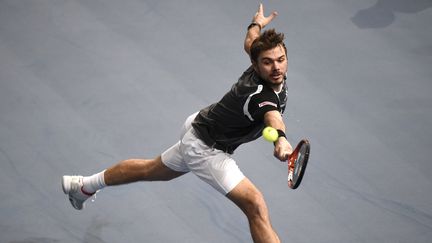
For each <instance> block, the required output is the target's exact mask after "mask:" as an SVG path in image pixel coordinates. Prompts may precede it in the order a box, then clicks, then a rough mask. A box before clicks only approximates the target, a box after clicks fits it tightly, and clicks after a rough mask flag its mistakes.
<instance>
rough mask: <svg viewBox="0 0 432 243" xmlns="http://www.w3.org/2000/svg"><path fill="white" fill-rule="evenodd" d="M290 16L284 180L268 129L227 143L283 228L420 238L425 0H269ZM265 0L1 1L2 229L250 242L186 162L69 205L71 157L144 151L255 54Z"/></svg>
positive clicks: (98, 237) (426, 207) (75, 164)
mask: <svg viewBox="0 0 432 243" xmlns="http://www.w3.org/2000/svg"><path fill="white" fill-rule="evenodd" d="M264 4H265V9H266V13H267V14H268V13H270V11H271V10H277V11H278V12H279V16H278V17H277V19H276V20H275V21H274V22H273V23H272V24H271V26H269V27H274V28H277V29H278V30H279V31H281V32H284V33H286V38H287V40H286V41H287V45H288V49H289V62H290V64H289V69H290V70H289V75H288V82H289V88H290V93H289V105H288V107H287V112H286V115H285V121H286V123H287V125H288V129H289V132H288V134H289V138H290V140H291V141H292V143H293V144H295V143H296V142H297V141H298V140H299V139H300V138H302V137H308V138H309V139H310V141H311V143H312V151H311V161H310V165H309V167H308V172H307V174H306V176H305V180H304V182H303V184H302V186H301V187H300V188H299V189H298V190H296V191H292V190H289V189H288V188H287V186H286V167H285V165H284V164H283V163H280V162H278V161H276V160H275V159H274V158H273V157H272V146H271V145H270V144H269V143H266V142H264V141H263V140H262V139H260V140H258V141H256V142H254V143H251V144H247V145H245V146H243V147H241V148H240V149H239V150H238V152H237V153H236V155H235V158H236V160H237V161H238V164H239V166H240V167H241V168H242V170H243V172H244V173H245V174H246V175H247V176H248V177H249V178H250V179H251V180H253V181H254V182H255V184H256V185H257V186H258V187H259V188H260V189H261V191H262V192H263V194H264V195H265V197H266V199H267V203H268V205H269V208H270V213H271V217H272V223H273V225H274V227H275V228H276V229H277V231H278V233H279V234H280V237H281V238H282V240H283V242H430V239H431V238H432V193H431V188H432V181H431V177H432V163H431V156H432V151H431V148H432V139H431V135H432V129H431V125H432V96H431V91H432V82H431V77H432V69H431V67H432V66H431V64H432V44H431V43H432V27H431V26H432V25H431V23H432V8H431V7H432V1H430V0H410V1H408V0H405V1H403V0H393V1H390V0H378V1H377V0H361V1H359V0H356V1H354V0H346V1H338V0H322V1H310V0H303V1H288V0H287V1H264ZM257 6H258V2H257V1H225V0H221V1H210V0H203V1H187V0H181V1H146V0H142V1H138V0H130V1H129V0H128V1H112V0H111V1H100V0H89V1H80V0H59V1H48V0H36V1H24V0H17V1H12V0H9V1H7V0H3V1H0V198H1V200H0V241H1V242H15V243H16V242H92V243H96V242H97V243H99V242H250V241H251V239H250V236H249V231H248V226H247V221H246V219H245V217H244V216H243V215H242V213H241V212H240V210H238V209H237V208H236V207H235V206H234V205H233V204H232V203H231V202H229V201H228V200H226V199H224V197H223V196H221V195H219V194H217V193H216V192H215V191H214V190H213V189H211V188H210V187H209V186H207V185H206V184H204V183H203V182H201V181H199V180H198V179H197V178H195V176H193V175H186V176H184V177H182V178H179V179H176V180H174V181H171V182H167V183H162V182H154V183H138V184H132V185H128V186H120V187H115V188H107V189H106V190H104V191H103V192H101V193H99V194H98V195H97V199H96V201H95V202H93V203H89V204H88V205H87V208H86V210H85V211H82V212H79V211H75V210H74V209H73V208H72V207H71V206H70V205H69V202H68V201H67V200H66V197H65V195H64V194H63V192H62V191H61V187H60V178H61V176H62V175H63V174H84V175H87V174H92V173H94V172H98V171H100V170H102V169H104V168H106V167H108V166H110V165H112V164H114V163H116V162H118V161H119V160H122V159H126V158H131V157H144V158H145V157H153V156H156V155H158V154H159V153H160V152H162V151H163V150H165V149H166V148H168V147H169V146H170V145H171V144H173V143H174V142H176V140H177V139H178V133H179V128H180V126H181V124H182V123H183V121H184V119H185V118H186V117H187V116H188V115H189V114H191V113H193V112H194V111H197V110H199V109H200V108H202V107H204V106H206V105H207V104H209V103H212V102H215V101H217V100H218V99H219V98H220V97H221V96H222V95H223V94H224V93H225V92H226V91H227V90H228V89H229V87H230V86H231V85H232V83H233V82H235V81H236V79H237V78H238V77H239V75H240V74H241V73H242V72H243V70H244V69H246V68H247V67H248V65H249V60H248V58H247V56H246V55H245V53H244V52H243V49H242V45H243V38H244V35H245V29H246V26H247V25H248V24H249V22H250V20H251V18H252V16H253V14H254V13H255V11H256V9H257Z"/></svg>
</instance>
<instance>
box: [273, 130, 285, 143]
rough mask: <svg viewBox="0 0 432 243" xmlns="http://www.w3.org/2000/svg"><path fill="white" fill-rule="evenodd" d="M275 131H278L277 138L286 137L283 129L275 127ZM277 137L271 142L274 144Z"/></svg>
mask: <svg viewBox="0 0 432 243" xmlns="http://www.w3.org/2000/svg"><path fill="white" fill-rule="evenodd" d="M276 131H277V133H278V139H279V138H280V137H284V138H286V135H285V133H284V131H282V130H280V129H277V130H276ZM278 139H276V141H274V142H273V144H274V145H276V142H277V140H278Z"/></svg>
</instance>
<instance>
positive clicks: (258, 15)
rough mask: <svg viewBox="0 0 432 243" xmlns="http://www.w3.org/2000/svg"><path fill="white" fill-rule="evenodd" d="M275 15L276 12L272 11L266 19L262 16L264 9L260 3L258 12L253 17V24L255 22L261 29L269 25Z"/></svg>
mask: <svg viewBox="0 0 432 243" xmlns="http://www.w3.org/2000/svg"><path fill="white" fill-rule="evenodd" d="M277 15H278V13H277V12H276V11H273V12H272V13H271V14H270V15H269V16H268V17H266V16H264V7H263V4H262V3H260V5H259V7H258V11H257V12H256V14H255V16H254V22H257V23H259V24H260V25H261V27H264V26H266V25H267V24H268V23H270V22H271V21H272V20H273V19H274V18H275V17H276V16H277Z"/></svg>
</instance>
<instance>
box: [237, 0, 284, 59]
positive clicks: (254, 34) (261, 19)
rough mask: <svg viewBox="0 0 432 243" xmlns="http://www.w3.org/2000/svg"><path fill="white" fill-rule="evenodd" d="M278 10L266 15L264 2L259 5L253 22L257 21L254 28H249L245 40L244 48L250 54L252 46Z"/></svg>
mask: <svg viewBox="0 0 432 243" xmlns="http://www.w3.org/2000/svg"><path fill="white" fill-rule="evenodd" d="M276 16H277V12H272V13H271V14H270V15H269V16H267V17H266V16H264V8H263V5H262V3H261V4H260V5H259V8H258V11H257V12H256V13H255V15H254V17H253V19H252V23H255V24H256V25H254V26H253V27H252V28H250V29H248V31H247V33H246V37H245V40H244V50H245V52H246V53H247V54H248V55H249V56H250V47H251V46H252V43H253V42H254V40H255V39H256V38H258V37H259V35H260V33H261V29H264V27H265V26H266V25H268V24H269V23H270V22H271V21H272V20H273V19H274V18H275V17H276Z"/></svg>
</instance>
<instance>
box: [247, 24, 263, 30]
mask: <svg viewBox="0 0 432 243" xmlns="http://www.w3.org/2000/svg"><path fill="white" fill-rule="evenodd" d="M254 26H258V28H259V29H260V31H261V29H262V27H261V25H260V24H258V23H257V22H252V23H251V24H250V25H249V26H248V27H247V30H250V29H251V28H252V27H254Z"/></svg>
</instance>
